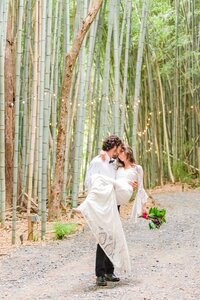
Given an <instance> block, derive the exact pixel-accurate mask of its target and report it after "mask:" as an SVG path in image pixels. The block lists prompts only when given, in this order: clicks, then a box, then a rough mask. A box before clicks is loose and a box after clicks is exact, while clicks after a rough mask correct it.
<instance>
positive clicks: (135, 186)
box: [128, 181, 138, 191]
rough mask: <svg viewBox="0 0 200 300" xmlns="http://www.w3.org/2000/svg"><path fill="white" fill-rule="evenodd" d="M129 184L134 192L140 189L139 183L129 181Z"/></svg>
mask: <svg viewBox="0 0 200 300" xmlns="http://www.w3.org/2000/svg"><path fill="white" fill-rule="evenodd" d="M128 183H129V184H130V185H131V186H132V188H133V191H135V190H136V189H137V187H138V183H137V181H129V182H128Z"/></svg>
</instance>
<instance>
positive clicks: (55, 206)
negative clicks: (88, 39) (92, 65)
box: [49, 0, 103, 220]
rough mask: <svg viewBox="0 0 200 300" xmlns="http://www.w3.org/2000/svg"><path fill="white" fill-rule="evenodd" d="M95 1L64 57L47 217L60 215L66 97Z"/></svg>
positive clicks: (94, 15)
mask: <svg viewBox="0 0 200 300" xmlns="http://www.w3.org/2000/svg"><path fill="white" fill-rule="evenodd" d="M95 2H96V3H95V4H93V6H92V7H91V8H90V10H89V13H88V16H87V17H86V18H85V20H84V22H83V24H82V26H81V28H80V29H79V30H78V32H77V35H76V38H75V40H74V42H73V45H72V47H71V49H70V50H69V52H68V54H67V55H66V58H65V71H64V79H63V85H62V92H61V111H60V119H59V124H58V137H57V148H56V163H55V173H54V179H53V183H52V187H51V197H50V201H49V219H50V220H52V219H55V218H59V216H60V199H61V192H62V185H63V177H64V162H65V149H66V125H67V117H68V110H67V107H68V98H69V93H70V87H71V80H72V73H73V69H74V66H75V62H76V59H77V57H78V54H79V51H80V48H81V45H82V42H83V40H84V37H85V35H86V33H87V31H88V30H89V28H90V26H91V24H92V22H93V21H94V19H95V17H96V15H97V13H98V11H99V9H100V7H101V4H102V2H103V0H98V1H95Z"/></svg>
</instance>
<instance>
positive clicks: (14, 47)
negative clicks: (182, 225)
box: [0, 0, 200, 244]
mask: <svg viewBox="0 0 200 300" xmlns="http://www.w3.org/2000/svg"><path fill="white" fill-rule="evenodd" d="M199 128H200V1H198V0H154V1H150V0H132V1H131V0H78V1H76V0H48V1H47V0H1V1H0V142H1V147H0V183H1V184H0V222H1V226H2V227H3V226H4V225H5V220H6V216H7V212H12V243H13V244H15V242H16V221H17V212H18V210H19V209H20V207H24V208H25V209H26V213H27V216H29V215H31V214H32V212H33V208H34V209H35V208H36V207H37V209H38V210H37V213H38V215H39V216H40V218H41V224H42V225H41V238H42V239H43V238H44V237H45V232H46V221H47V220H55V219H59V217H60V215H61V214H62V213H63V212H64V211H65V210H66V207H73V208H76V207H77V204H78V199H79V196H80V195H83V194H84V191H85V186H84V180H85V175H86V170H87V168H88V165H89V163H90V161H91V160H92V158H94V157H95V156H96V155H97V154H98V153H99V151H100V150H101V147H102V141H103V140H104V139H105V137H107V136H109V135H110V134H115V135H117V136H119V137H120V138H121V139H122V140H123V141H124V142H125V143H127V144H129V145H130V146H131V147H132V149H133V152H134V155H135V158H136V161H137V162H138V163H139V164H140V165H142V167H143V170H144V186H145V188H147V189H148V188H153V187H156V186H163V185H165V184H166V183H168V182H170V183H176V182H181V183H188V184H191V185H192V186H199V185H200V179H199V174H200V131H199Z"/></svg>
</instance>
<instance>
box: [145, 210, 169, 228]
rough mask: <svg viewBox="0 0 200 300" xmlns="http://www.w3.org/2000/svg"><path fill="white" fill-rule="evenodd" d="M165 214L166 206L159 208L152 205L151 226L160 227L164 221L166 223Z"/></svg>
mask: <svg viewBox="0 0 200 300" xmlns="http://www.w3.org/2000/svg"><path fill="white" fill-rule="evenodd" d="M165 215H166V210H165V209H164V208H163V209H160V210H159V209H158V208H157V207H151V208H150V209H149V214H148V219H149V220H150V222H149V228H150V229H155V228H160V226H161V225H162V224H163V223H166V219H165Z"/></svg>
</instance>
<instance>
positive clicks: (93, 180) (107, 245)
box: [77, 166, 147, 272]
mask: <svg viewBox="0 0 200 300" xmlns="http://www.w3.org/2000/svg"><path fill="white" fill-rule="evenodd" d="M129 181H137V182H138V192H137V195H136V198H135V201H134V204H133V210H132V219H133V220H134V222H136V220H137V217H138V215H140V214H141V211H142V204H143V203H145V202H146V200H147V194H146V193H145V191H144V188H143V170H142V167H141V166H136V167H134V168H130V169H124V168H119V169H118V170H117V172H116V179H112V178H110V177H107V176H104V175H100V174H94V175H92V176H91V177H90V182H89V185H88V196H87V197H86V199H85V200H84V202H83V203H82V204H81V205H79V206H78V208H77V210H78V211H81V213H82V214H83V216H84V217H85V219H86V221H87V223H88V225H89V227H90V229H91V230H92V232H93V234H94V236H95V238H96V241H97V243H98V244H99V245H100V246H101V248H102V249H103V250H104V252H105V253H106V255H107V256H108V257H109V259H110V260H111V261H112V263H113V265H114V267H115V268H118V269H119V270H121V271H125V272H130V270H131V267H130V258H129V253H128V247H127V243H126V239H125V235H124V231H123V228H122V224H121V220H120V216H119V212H118V209H117V205H121V204H124V203H127V202H128V201H129V200H130V198H131V196H132V193H133V188H132V186H131V185H130V184H129V183H128V182H129Z"/></svg>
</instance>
